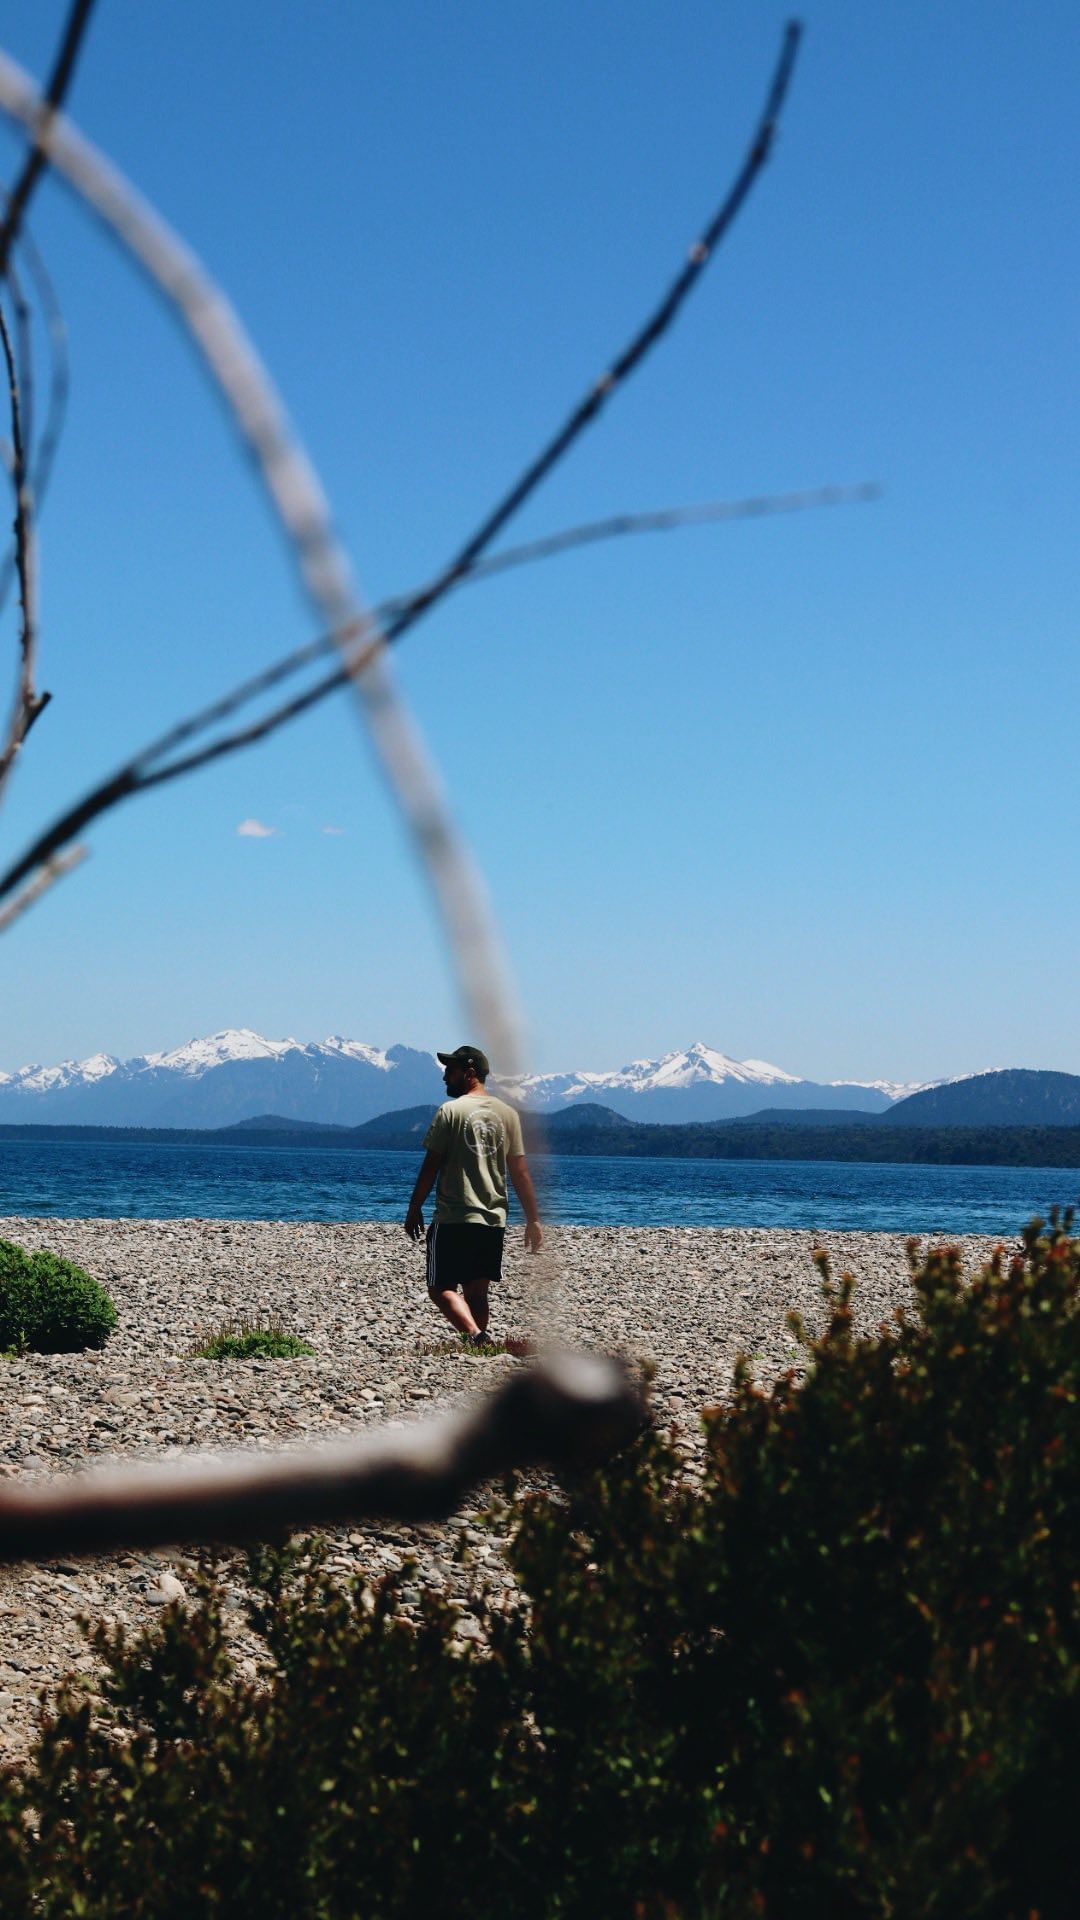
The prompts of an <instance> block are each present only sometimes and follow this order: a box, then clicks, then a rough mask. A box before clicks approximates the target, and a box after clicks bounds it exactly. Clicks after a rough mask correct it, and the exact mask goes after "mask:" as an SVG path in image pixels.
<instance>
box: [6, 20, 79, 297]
mask: <svg viewBox="0 0 1080 1920" xmlns="http://www.w3.org/2000/svg"><path fill="white" fill-rule="evenodd" d="M93 6H94V0H74V4H73V6H72V8H71V12H70V13H69V14H68V18H67V25H66V26H65V28H64V33H63V38H62V39H61V42H60V46H59V49H58V52H57V55H56V60H55V62H54V64H53V70H52V73H51V74H50V75H49V82H48V85H47V87H46V88H45V92H44V94H43V95H42V97H41V99H40V101H39V102H38V105H37V112H36V114H35V117H34V119H33V121H32V122H31V123H30V131H31V133H32V135H33V145H32V146H31V148H30V152H29V153H28V154H27V156H26V160H25V162H24V164H23V170H22V172H21V174H20V175H19V178H18V180H17V181H16V183H15V186H14V187H13V188H12V191H11V194H10V196H9V198H8V203H7V212H6V213H5V215H4V218H3V221H2V222H0V278H2V277H3V275H4V273H5V272H6V271H7V264H8V261H9V259H10V258H11V249H12V247H13V246H14V244H15V240H16V237H17V235H18V232H19V228H20V226H21V225H22V219H23V215H24V213H25V212H26V209H27V206H28V205H29V202H30V195H31V194H32V193H33V191H34V188H35V186H36V184H37V181H38V178H39V176H40V175H41V173H42V172H43V170H44V168H45V166H46V164H47V160H48V143H47V134H48V131H49V127H50V125H51V123H52V120H53V117H54V115H55V114H56V112H57V110H58V108H59V107H60V106H61V105H62V104H63V101H64V98H65V96H66V94H67V90H68V87H69V86H70V84H71V79H72V75H73V74H74V72H75V62H76V60H77V59H78V57H79V49H80V47H81V45H82V38H83V35H84V33H85V32H86V28H87V25H88V24H89V20H90V14H91V12H92V10H93Z"/></svg>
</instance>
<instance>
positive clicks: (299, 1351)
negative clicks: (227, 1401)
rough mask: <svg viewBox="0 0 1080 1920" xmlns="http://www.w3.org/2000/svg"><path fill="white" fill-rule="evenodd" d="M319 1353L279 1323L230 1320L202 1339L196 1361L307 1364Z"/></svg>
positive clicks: (194, 1355) (194, 1349)
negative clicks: (299, 1362)
mask: <svg viewBox="0 0 1080 1920" xmlns="http://www.w3.org/2000/svg"><path fill="white" fill-rule="evenodd" d="M314 1352H315V1349H314V1347H312V1346H309V1344H308V1342H307V1341H306V1340H301V1338H300V1336H299V1334H296V1333H289V1332H288V1331H287V1330H286V1328H285V1327H283V1326H282V1324H281V1322H280V1321H279V1320H230V1321H226V1323H225V1324H224V1326H221V1327H216V1328H212V1329H209V1330H208V1331H206V1332H205V1333H202V1334H200V1335H199V1338H198V1340H197V1341H196V1344H195V1345H194V1346H193V1347H192V1349H191V1358H192V1359H193V1360H304V1359H310V1358H311V1357H312V1355H313V1354H314Z"/></svg>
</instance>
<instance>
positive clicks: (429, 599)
mask: <svg viewBox="0 0 1080 1920" xmlns="http://www.w3.org/2000/svg"><path fill="white" fill-rule="evenodd" d="M801 35H802V27H801V25H800V23H799V22H798V21H797V20H789V22H788V24H787V27H786V28H785V31H784V38H783V42H782V44H781V48H780V55H779V58H778V60H777V63H776V68H775V71H774V73H773V77H772V80H771V82H770V84H769V91H768V95H767V97H766V100H765V105H764V108H763V109H762V112H761V116H760V118H759V120H758V124H757V126H756V128H755V130H754V136H753V139H752V140H751V142H750V147H749V150H748V152H747V155H746V159H745V160H744V161H743V164H742V166H741V168H740V169H739V172H738V175H737V176H736V179H735V182H734V185H733V186H732V187H731V188H730V190H729V191H728V193H727V194H726V195H725V197H724V199H723V200H722V202H721V204H720V206H719V207H718V208H717V210H716V212H715V213H714V214H713V216H712V219H711V220H710V221H709V222H708V224H707V225H706V227H705V229H704V231H703V232H702V233H701V235H700V236H699V238H698V239H697V240H695V241H694V243H693V245H692V246H691V247H690V249H689V252H688V254H687V258H686V264H685V266H684V267H683V268H682V270H681V271H680V272H679V273H678V274H677V275H676V277H675V279H674V280H673V281H672V283H671V286H670V287H669V288H668V290H667V292H666V293H665V295H664V297H663V299H662V300H661V301H660V304H659V306H658V307H656V309H655V310H654V311H653V312H652V313H651V314H650V315H649V318H648V319H647V320H646V321H645V324H644V325H643V326H642V327H640V328H639V329H638V331H637V332H636V333H635V334H634V336H633V338H632V339H631V340H630V341H629V342H628V344H627V345H626V346H625V347H624V348H623V350H622V352H621V353H620V354H619V355H618V356H617V358H616V359H615V360H614V362H613V363H612V365H611V366H610V367H608V368H607V369H606V370H605V372H603V373H602V374H601V375H600V378H599V379H598V380H596V381H595V382H594V384H593V385H592V386H591V387H590V388H589V391H588V392H587V394H586V395H585V397H584V399H583V400H581V401H580V402H579V403H578V405H577V406H576V407H575V408H574V410H573V412H572V413H571V414H570V416H569V418H568V419H567V420H565V421H564V423H563V425H562V426H561V427H560V428H559V430H558V432H557V433H556V434H555V435H554V436H553V438H552V439H551V440H549V441H548V443H547V445H546V446H545V447H544V448H543V450H542V451H541V452H540V453H538V454H537V456H536V458H535V460H532V461H530V463H529V465H528V466H527V467H526V468H525V470H524V472H523V473H521V474H519V476H518V478H517V479H516V480H515V481H514V483H513V485H512V486H511V487H510V488H509V490H508V491H507V492H506V493H505V494H504V495H503V497H502V499H501V500H500V501H499V502H498V504H497V506H495V507H493V508H492V510H491V512H490V513H489V514H488V515H487V516H486V517H485V519H483V520H482V521H481V523H480V525H479V526H478V527H477V528H476V530H475V532H473V533H472V534H470V536H469V538H468V539H467V540H466V542H465V544H464V546H463V547H462V548H461V549H460V551H459V552H458V553H457V554H456V555H455V557H454V558H453V559H452V560H451V561H450V562H449V564H448V565H447V566H446V567H444V569H443V571H442V573H441V574H438V575H437V576H436V578H435V579H434V580H433V581H431V582H430V583H429V585H428V586H426V587H424V588H422V590H421V591H420V593H418V594H417V595H416V596H415V597H414V598H413V599H412V600H410V601H409V602H408V604H407V605H406V606H405V607H404V608H402V610H401V612H400V613H398V614H396V615H395V616H394V618H393V619H392V620H390V621H389V622H388V623H387V627H386V638H387V640H397V639H399V638H400V636H401V635H402V634H403V633H405V632H407V630H408V628H409V627H411V626H413V625H414V624H415V622H416V621H417V620H418V619H419V618H420V616H421V615H422V614H425V613H428V612H430V610H431V608H432V607H434V606H435V605H437V603H438V602H439V601H440V600H442V599H443V598H444V597H445V595H446V594H448V593H449V592H450V590H451V588H452V587H454V586H456V585H457V583H458V581H459V580H462V579H464V577H465V575H466V574H467V573H469V572H470V571H471V569H472V567H473V565H474V564H475V562H476V561H477V560H478V559H479V557H480V555H481V554H482V553H484V552H486V550H487V548H488V547H490V545H491V543H492V541H493V540H494V539H495V537H496V535H497V534H499V533H501V532H502V529H503V528H504V527H505V525H506V523H507V521H508V520H510V519H511V518H512V516H513V515H514V514H516V513H518V512H519V511H520V509H521V508H522V507H523V506H524V505H525V502H526V500H528V498H529V496H530V495H531V494H533V493H535V491H536V489H537V487H538V486H539V485H540V483H541V481H542V480H545V479H546V478H547V476H548V474H549V473H550V472H551V471H552V468H553V467H555V466H557V465H558V463H559V461H560V460H562V459H563V457H564V456H565V455H566V454H567V453H568V452H569V451H570V448H571V447H572V446H573V444H574V442H575V440H577V439H578V438H579V437H580V435H581V434H582V433H584V431H585V429H586V427H588V426H591V425H592V422H593V421H594V420H595V419H597V417H598V416H599V414H600V412H601V411H602V409H603V408H604V407H605V406H606V404H607V402H608V401H609V400H610V399H611V396H612V394H613V393H615V391H616V389H617V388H619V387H621V386H622V385H623V383H624V382H625V381H626V380H628V379H629V377H630V375H631V374H632V373H633V372H634V370H635V368H637V367H638V366H640V364H641V362H642V361H643V360H644V359H645V357H646V355H647V354H648V353H649V352H650V351H651V350H652V348H653V347H654V346H655V345H656V343H657V341H658V340H660V339H661V338H662V336H663V335H664V334H665V333H666V332H667V330H668V328H669V327H670V326H671V323H672V321H673V320H674V319H675V316H676V314H677V313H678V311H679V309H680V307H681V306H682V305H683V302H684V301H685V300H686V298H687V296H688V294H689V293H690V292H691V290H692V289H693V287H694V286H695V284H696V282H697V281H698V280H699V279H700V277H701V274H702V273H703V271H704V269H705V267H706V266H707V264H708V262H709V260H710V259H711V258H712V256H713V254H714V253H715V252H716V249H717V247H718V246H719V245H720V244H721V242H722V241H723V239H724V238H725V236H726V234H727V233H728V230H729V229H730V227H731V225H732V223H733V221H734V220H735V218H736V216H737V214H738V213H739V210H740V208H741V207H742V205H743V203H744V201H745V200H746V197H747V195H748V193H749V192H750V189H751V187H752V186H753V184H754V181H755V180H756V179H757V177H758V174H759V173H760V172H761V169H762V167H763V166H764V165H765V162H766V160H767V159H768V157H769V154H770V151H771V149H772V144H773V139H774V137H775V134H776V126H777V122H778V120H779V116H780V111H781V108H782V107H783V104H784V99H785V96H786V94H787V90H788V86H789V83H790V80H791V73H792V69H793V67H794V65H795V55H796V53H797V51H798V46H799V40H800V38H801Z"/></svg>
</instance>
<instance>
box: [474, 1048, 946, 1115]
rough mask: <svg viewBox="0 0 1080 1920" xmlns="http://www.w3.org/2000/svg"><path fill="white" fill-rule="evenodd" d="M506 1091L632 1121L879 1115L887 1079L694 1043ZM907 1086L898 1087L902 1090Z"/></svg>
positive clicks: (888, 1096)
mask: <svg viewBox="0 0 1080 1920" xmlns="http://www.w3.org/2000/svg"><path fill="white" fill-rule="evenodd" d="M506 1090H507V1092H508V1093H510V1094H511V1095H512V1097H513V1098H515V1099H517V1100H520V1101H521V1102H522V1104H523V1105H525V1106H529V1107H535V1108H537V1109H539V1110H540V1111H542V1112H545V1111H546V1112H550V1111H552V1110H559V1109H561V1108H564V1107H566V1106H568V1105H570V1104H572V1103H573V1102H574V1101H577V1100H597V1101H599V1102H600V1103H601V1104H602V1105H603V1106H606V1107H612V1108H614V1110H615V1112H616V1113H622V1114H625V1115H626V1116H627V1118H628V1119H632V1120H666V1121H680V1120H729V1119H734V1118H736V1117H738V1116H739V1115H742V1114H748V1113H756V1112H757V1111H758V1110H759V1109H760V1108H762V1107H765V1106H768V1107H855V1108H858V1109H860V1110H861V1111H863V1112H866V1113H879V1112H883V1111H884V1110H885V1108H886V1107H888V1106H890V1105H891V1104H892V1100H893V1099H894V1098H897V1097H900V1096H899V1094H897V1095H893V1094H892V1093H891V1092H890V1091H889V1090H888V1083H887V1082H878V1083H876V1084H870V1083H864V1082H857V1081H834V1082H831V1083H830V1084H829V1085H822V1084H820V1083H819V1082H817V1081H815V1080H801V1079H800V1078H799V1076H798V1075H797V1074H794V1073H788V1072H786V1071H785V1069H784V1068H783V1067H774V1066H773V1065H772V1064H771V1063H770V1062H769V1061H768V1060H733V1059H731V1057H730V1056H729V1055H728V1054H726V1053H718V1052H717V1051H716V1049H715V1048H714V1047H707V1046H706V1045H705V1043H704V1041H701V1040H696V1041H695V1042H694V1044H693V1046H691V1047H687V1048H686V1049H685V1050H684V1051H683V1052H681V1053H665V1054H664V1055H663V1056H662V1057H661V1058H660V1059H659V1060H631V1061H630V1062H629V1063H628V1065H627V1066H625V1067H621V1068H620V1069H619V1070H618V1071H617V1072H615V1073H589V1072H579V1073H544V1074H526V1075H525V1076H524V1077H523V1078H522V1079H520V1080H517V1081H514V1082H507V1083H506ZM908 1091H910V1089H909V1088H904V1089H903V1092H908Z"/></svg>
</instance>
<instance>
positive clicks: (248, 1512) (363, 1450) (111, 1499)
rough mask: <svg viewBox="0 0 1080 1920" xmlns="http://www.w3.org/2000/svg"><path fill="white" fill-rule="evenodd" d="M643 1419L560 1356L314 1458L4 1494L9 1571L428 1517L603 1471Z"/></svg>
mask: <svg viewBox="0 0 1080 1920" xmlns="http://www.w3.org/2000/svg"><path fill="white" fill-rule="evenodd" d="M643 1419H644V1408H643V1404H642V1400H641V1396H640V1394H639V1393H638V1391H637V1389H636V1388H635V1387H634V1386H633V1384H632V1383H631V1381H630V1380H629V1378H628V1376H627V1375H626V1373H625V1372H623V1370H622V1369H621V1368H619V1367H618V1366H616V1365H615V1363H614V1362H612V1361H610V1360H601V1359H598V1358H596V1357H594V1356H592V1355H585V1354H562V1355H558V1356H550V1357H549V1358H548V1359H547V1360H546V1361H545V1362H543V1363H542V1364H540V1365H536V1366H533V1367H530V1368H529V1369H528V1370H527V1371H523V1372H521V1373H518V1374H516V1375H515V1377H514V1378H513V1379H511V1380H510V1381H508V1382H507V1383H506V1385H505V1386H503V1387H501V1388H500V1389H499V1390H498V1391H497V1392H495V1393H493V1394H491V1395H489V1396H488V1397H487V1398H485V1399H484V1400H482V1401H479V1402H477V1403H474V1404H472V1405H470V1406H467V1407H465V1408H464V1409H460V1408H459V1409H455V1410H453V1411H451V1412H448V1413H444V1414H440V1415H438V1416H437V1417H436V1418H434V1419H431V1420H424V1421H420V1422H418V1423H417V1424H416V1425H415V1426H413V1427H411V1428H405V1429H404V1430H399V1431H398V1432H396V1433H393V1432H388V1431H387V1430H385V1429H383V1430H382V1431H381V1432H377V1433H375V1434H370V1435H367V1436H365V1437H363V1438H359V1439H355V1440H350V1441H346V1442H344V1443H342V1442H339V1443H337V1444H336V1445H332V1446H325V1447H309V1448H306V1449H305V1450H304V1451H302V1452H296V1453H275V1454H271V1455H269V1456H267V1455H265V1454H263V1455H260V1454H251V1453H247V1454H232V1455H227V1456H224V1457H218V1458H215V1457H214V1456H212V1455H206V1454H204V1455H201V1456H199V1457H198V1458H196V1459H194V1460H192V1461H189V1462H183V1463H182V1462H170V1463H169V1464H167V1465H166V1464H161V1465H146V1466H130V1467H122V1468H115V1467H114V1468H111V1469H107V1470H104V1471H101V1470H99V1471H97V1472H94V1473H87V1474H80V1475H73V1474H68V1475H65V1476H63V1477H61V1478H59V1479H54V1480H49V1481H46V1482H44V1483H42V1482H38V1483H37V1484H34V1485H26V1484H25V1483H24V1484H21V1485H16V1484H13V1483H12V1482H11V1481H10V1480H8V1481H4V1482H3V1483H2V1484H0V1564H5V1565H10V1564H11V1563H12V1562H14V1561H18V1560H39V1561H41V1560H52V1559H56V1558H57V1557H58V1556H59V1555H61V1554H72V1553H108V1552H112V1551H114V1550H116V1549H117V1548H122V1547H150V1546H169V1545H173V1544H177V1543H179V1542H181V1541H185V1540H215V1541H221V1542H223V1543H224V1542H239V1541H244V1540H251V1539H254V1538H257V1537H258V1536H259V1535H260V1534H262V1535H265V1534H266V1533H268V1532H277V1531H278V1530H280V1529H284V1528H291V1527H312V1526H333V1525H339V1524H343V1523H346V1522H349V1521H356V1520H360V1519H387V1518H389V1519H395V1520H430V1519H437V1518H439V1517H440V1516H441V1515H443V1514H446V1513H450V1512H452V1510H453V1508H454V1507H455V1506H457V1505H458V1504H459V1503H460V1501H461V1500H462V1498H463V1497H464V1495H465V1494H466V1492H467V1491H468V1489H469V1488H470V1487H472V1486H475V1485H476V1484H477V1482H479V1481H484V1480H492V1479H495V1478H496V1477H498V1476H500V1475H502V1474H505V1473H508V1472H510V1471H512V1470H513V1469H514V1468H519V1467H531V1466H538V1465H541V1464H542V1465H551V1466H558V1465H560V1464H574V1465H580V1464H583V1463H584V1462H587V1461H590V1460H600V1459H602V1458H604V1457H605V1456H606V1455H608V1454H610V1453H612V1452H614V1451H615V1449H616V1448H618V1447H620V1446H624V1445H625V1444H626V1443H627V1442H628V1441H630V1440H631V1439H632V1438H633V1436H634V1434H635V1433H637V1432H638V1431H639V1429H640V1427H641V1425H642V1422H643Z"/></svg>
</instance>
